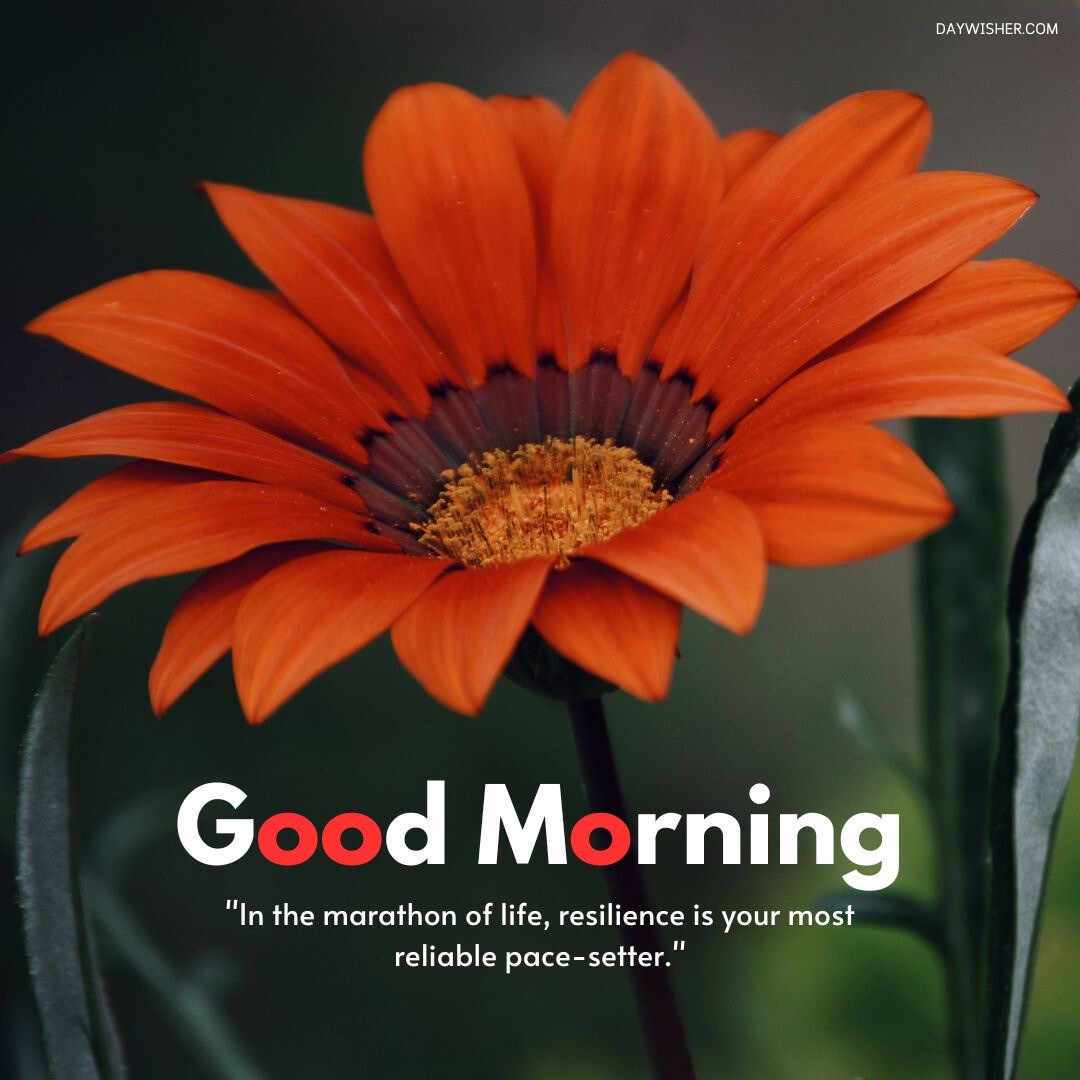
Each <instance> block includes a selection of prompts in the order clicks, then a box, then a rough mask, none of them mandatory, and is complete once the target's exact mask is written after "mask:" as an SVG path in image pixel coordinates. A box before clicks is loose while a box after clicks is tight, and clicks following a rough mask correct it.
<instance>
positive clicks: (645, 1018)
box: [567, 698, 695, 1080]
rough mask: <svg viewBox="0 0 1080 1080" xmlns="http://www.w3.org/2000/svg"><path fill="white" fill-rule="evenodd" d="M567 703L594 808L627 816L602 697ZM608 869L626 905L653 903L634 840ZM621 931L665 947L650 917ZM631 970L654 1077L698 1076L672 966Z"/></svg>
mask: <svg viewBox="0 0 1080 1080" xmlns="http://www.w3.org/2000/svg"><path fill="white" fill-rule="evenodd" d="M567 709H568V711H569V713H570V723H571V727H572V728H573V732H574V743H575V744H576V746H577V751H578V760H579V761H580V763H581V774H582V779H583V781H584V783H585V794H586V797H587V799H588V803H589V810H590V812H592V813H608V814H614V815H615V816H616V817H618V818H621V819H622V820H623V821H628V820H629V815H628V814H627V812H626V802H625V800H624V798H623V793H622V785H621V784H620V783H619V773H618V769H617V768H616V765H615V754H614V751H613V749H612V746H611V736H610V735H609V734H608V728H607V719H606V717H605V716H604V705H603V702H602V701H601V700H600V698H590V699H587V700H584V701H571V702H568V703H567ZM604 870H605V877H606V878H607V884H608V892H609V893H610V895H611V899H612V900H613V901H614V902H615V903H617V904H621V905H622V907H623V908H624V909H625V910H628V911H633V910H636V911H648V910H650V909H651V908H652V903H651V902H650V900H649V892H648V889H647V887H646V885H645V875H644V873H643V872H642V869H641V865H640V864H639V863H638V861H637V851H636V845H634V844H633V843H631V846H630V850H629V851H628V852H627V853H626V855H625V857H624V858H622V859H620V860H619V861H618V862H614V863H612V864H611V865H610V866H606V867H605V868H604ZM619 937H620V940H621V942H622V944H623V945H625V946H627V947H630V948H635V949H637V950H638V951H639V952H653V953H663V952H664V951H665V945H664V942H663V940H662V938H661V936H660V931H659V929H658V928H657V927H656V926H654V925H653V924H651V923H650V924H648V925H646V926H625V925H624V926H621V927H620V928H619ZM629 971H630V981H631V984H632V986H633V990H634V1000H635V1002H636V1004H637V1012H638V1019H639V1021H640V1023H641V1031H642V1036H643V1038H644V1040H645V1047H646V1049H647V1051H648V1054H649V1061H650V1063H651V1065H652V1074H653V1077H654V1078H655V1080H694V1076H695V1073H694V1064H693V1059H692V1057H691V1054H690V1043H689V1040H688V1039H687V1036H686V1027H685V1025H684V1024H683V1019H682V1015H681V1013H680V1012H679V1000H678V996H677V995H676V993H675V983H674V980H673V979H672V977H671V971H670V969H669V968H666V967H641V966H638V965H636V964H635V965H633V966H632V967H630V969H629Z"/></svg>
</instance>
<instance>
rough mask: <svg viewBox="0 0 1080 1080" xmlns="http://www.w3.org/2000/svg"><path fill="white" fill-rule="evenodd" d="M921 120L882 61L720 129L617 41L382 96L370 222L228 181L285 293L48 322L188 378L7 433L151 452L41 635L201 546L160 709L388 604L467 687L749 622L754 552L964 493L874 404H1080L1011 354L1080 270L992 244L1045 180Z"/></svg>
mask: <svg viewBox="0 0 1080 1080" xmlns="http://www.w3.org/2000/svg"><path fill="white" fill-rule="evenodd" d="M929 133H930V121H929V116H928V114H927V110H926V108H925V105H924V103H923V102H922V101H921V100H920V99H919V98H917V97H914V96H912V95H910V94H906V93H899V92H873V93H864V94H856V95H854V96H852V97H849V98H845V99H844V100H843V101H840V102H838V103H837V104H835V105H833V106H832V107H831V108H828V109H826V110H825V111H824V112H822V113H820V114H819V115H817V116H815V117H813V118H812V119H810V120H808V121H807V122H806V123H804V124H803V125H802V126H801V127H799V128H798V129H797V130H795V131H794V132H792V133H791V134H790V135H787V136H785V137H784V138H779V137H778V136H776V135H773V134H771V133H768V132H764V131H743V132H738V133H736V134H734V135H730V136H728V137H726V138H718V137H717V136H716V134H715V132H714V131H713V128H712V127H711V125H710V124H709V121H708V120H707V119H706V118H705V116H704V115H703V114H702V112H701V110H700V109H699V108H698V106H697V105H696V104H695V103H694V101H693V100H692V99H691V98H690V97H689V96H688V95H687V93H686V92H685V91H684V90H683V88H682V87H681V86H680V85H679V83H678V82H677V81H676V80H675V79H674V78H673V77H672V76H671V75H670V74H668V73H667V72H666V71H665V70H663V69H662V68H660V67H658V66H657V65H656V64H654V63H652V62H650V61H649V60H646V59H644V58H642V57H640V56H636V55H626V56H621V57H619V58H618V59H617V60H615V61H614V62H613V63H612V64H610V65H609V66H608V67H607V68H606V69H605V70H604V72H602V73H601V74H600V75H599V76H598V77H597V78H596V79H595V80H594V81H593V83H592V84H591V85H590V86H589V87H588V88H587V89H586V91H585V92H584V94H583V95H582V96H581V99H580V100H579V101H578V103H577V104H576V106H575V107H574V110H573V112H572V114H571V115H570V117H569V119H566V118H565V117H564V116H563V114H562V113H561V112H560V110H559V109H558V107H557V106H555V105H553V104H552V103H551V102H549V101H545V100H542V99H539V98H511V97H496V98H493V99H492V100H490V101H481V100H480V99H478V98H476V97H473V96H472V95H471V94H468V93H466V92H465V91H463V90H459V89H456V88H454V87H451V86H444V85H438V84H428V85H423V86H416V87H411V88H408V89H404V90H401V91H399V92H398V93H396V94H394V95H393V96H392V97H391V98H390V100H389V101H388V102H387V103H386V105H385V106H384V108H383V109H382V111H381V112H380V113H379V115H378V116H377V117H376V119H375V122H374V124H373V125H372V128H371V130H370V132H369V134H368V136H367V142H366V145H365V148H364V176H365V181H366V185H367V192H368V196H369V198H370V201H371V204H372V206H373V208H374V216H369V215H367V214H363V213H359V212H357V211H354V210H346V209H341V208H339V207H336V206H329V205H325V204H322V203H318V202H309V201H307V200H303V199H295V198H284V197H278V196H272V195H263V194H258V193H256V192H253V191H248V190H245V189H243V188H238V187H231V186H227V185H221V184H207V185H206V191H207V193H208V194H209V196H210V198H211V200H212V201H213V204H214V206H215V208H216V209H217V211H218V213H219V214H220V216H221V218H222V220H223V221H224V223H225V225H226V227H227V228H228V229H229V231H230V232H231V233H232V234H233V236H234V237H235V238H236V240H237V241H238V242H239V244H240V245H241V247H243V249H244V250H245V251H246V252H247V254H248V255H249V256H250V257H251V259H252V260H253V262H254V263H255V264H256V266H258V267H259V269H260V270H262V271H263V273H265V275H266V276H267V277H268V278H269V279H270V281H271V282H272V283H273V284H274V286H275V287H276V289H277V290H278V293H277V294H266V293H261V292H257V291H252V290H250V289H244V288H240V287H238V286H236V285H232V284H228V283H226V282H224V281H221V280H218V279H216V278H213V277H207V276H204V275H201V274H194V273H183V272H177V271H157V272H152V273H145V274H136V275H134V276H132V277H128V278H124V279H122V280H120V281H114V282H111V283H109V284H107V285H103V286H101V287H100V288H97V289H94V290H92V291H90V292H88V293H86V294H84V295H82V296H78V297H76V298H75V299H73V300H69V301H67V302H66V303H63V304H60V305H59V306H58V307H55V308H53V309H52V310H51V311H49V312H47V313H46V314H45V315H43V316H41V317H40V318H39V319H37V320H36V321H35V322H33V323H32V324H31V326H30V329H31V330H33V331H35V332H37V333H42V334H48V335H51V336H52V337H54V338H56V339H58V340H60V341H62V342H65V343H66V344H68V345H70V346H72V347H74V348H76V349H79V350H81V351H82V352H84V353H87V354H89V355H90V356H92V357H94V358H95V359H98V360H101V361H103V362H104V363H107V364H110V365H112V366H113V367H116V368H120V369H121V370H123V371H127V372H129V373H131V374H133V375H136V376H138V377H140V378H142V379H146V380H148V381H150V382H153V383H157V384H158V385H160V386H162V387H165V388H167V389H168V390H171V391H175V392H176V393H178V394H181V395H185V396H187V397H190V398H195V399H197V400H198V401H200V402H202V404H189V403H182V402H178V401H167V402H157V403H152V404H143V405H131V406H125V407H122V408H118V409H113V410H111V411H109V412H105V413H101V414H99V415H96V416H92V417H90V418H88V419H86V420H83V421H81V422H79V423H75V424H72V425H70V426H68V427H65V428H61V429H60V430H58V431H54V432H52V433H51V434H48V435H45V436H43V437H41V438H39V439H36V440H34V441H33V442H31V443H29V444H27V445H26V446H23V447H21V448H20V449H18V450H16V451H13V455H30V456H36V457H68V456H79V455H98V454H111V455H119V456H123V457H128V458H134V459H136V460H135V461H133V462H131V463H129V464H125V465H121V466H120V468H118V469H116V470H114V471H113V472H111V473H108V474H107V475H106V476H104V477H102V478H101V479H99V480H97V481H95V482H94V483H92V484H90V485H89V486H87V487H86V488H84V489H83V490H82V491H80V492H79V493H78V494H76V495H75V496H74V497H73V498H71V499H69V500H68V501H67V502H66V503H64V504H63V505H62V506H61V507H60V508H59V509H57V510H56V511H55V512H53V513H52V514H50V515H49V516H48V517H46V518H45V519H44V520H43V521H42V522H40V523H39V524H38V525H37V527H36V528H35V529H33V530H32V532H31V533H30V535H29V536H28V537H27V538H26V541H25V543H24V545H23V548H24V550H25V549H29V548H34V547H38V546H40V545H42V544H46V543H51V542H52V541H55V540H60V539H68V538H72V537H75V538H76V539H75V541H74V543H72V544H71V546H70V547H69V548H68V550H67V551H66V552H65V553H64V554H63V556H62V557H61V558H60V560H59V562H58V563H57V566H56V569H55V572H54V573H53V576H52V580H51V582H50V584H49V589H48V592H47V594H46V596H45V599H44V602H43V604H42V609H41V630H42V632H43V633H48V632H49V631H51V630H53V629H55V628H56V627H58V626H60V625H62V624H63V623H66V622H67V621H68V620H70V619H73V618H75V617H76V616H78V615H81V614H83V613H84V612H86V611H89V610H90V609H91V608H93V607H95V606H96V605H98V604H100V603H101V602H102V601H103V600H105V599H106V597H108V596H109V595H110V594H111V593H113V592H115V591H116V590H118V589H120V588H121V587H123V586H125V585H129V584H131V583H133V582H136V581H139V580H142V579H145V578H152V577H159V576H162V575H166V574H174V573H181V572H185V571H191V570H200V569H204V568H209V569H208V572H207V573H205V574H204V575H203V576H202V577H201V578H199V579H198V580H197V581H196V582H195V584H194V585H193V586H192V587H191V588H190V589H189V590H188V592H187V593H186V594H185V596H184V597H183V599H182V600H181V601H180V603H179V605H178V607H177V609H176V611H175V612H174V614H173V616H172V618H171V619H170V621H169V624H168V627H167V629H166V632H165V636H164V640H163V642H162V645H161V651H160V653H159V654H158V657H157V660H156V662H155V664H154V668H153V671H152V674H151V679H150V689H151V697H152V700H153V704H154V708H155V709H156V710H157V711H158V712H159V713H161V712H163V711H164V710H165V709H167V708H168V707H169V706H170V705H171V704H172V703H173V702H174V701H175V700H176V698H177V697H178V696H179V695H180V694H182V693H183V692H184V691H185V690H186V689H187V688H188V687H189V686H190V685H191V683H192V682H194V680H196V679H197V678H198V677H199V676H200V675H201V674H202V673H203V672H204V671H205V670H206V669H207V668H208V667H209V666H210V665H211V664H213V663H214V662H215V661H216V660H217V659H218V658H219V657H221V656H222V655H224V654H225V653H226V652H228V651H229V650H230V649H231V650H232V653H233V662H234V667H235V673H236V682H237V687H238V690H239V694H240V699H241V701H242V703H243V706H244V709H245V711H246V713H247V715H248V717H249V718H250V719H251V720H252V721H260V720H262V719H264V718H265V717H266V716H267V715H269V714H270V713H271V712H273V711H274V710H275V709H276V708H277V707H278V706H280V705H281V704H282V702H284V701H285V700H286V699H287V698H289V697H290V696H291V695H292V694H294V693H295V692H296V691H297V690H298V689H299V688H300V687H302V686H303V685H304V684H306V683H307V682H308V681H309V680H310V679H312V678H313V677H314V676H315V675H316V674H318V673H319V672H321V671H323V670H325V669H326V668H327V667H329V666H330V665H332V664H334V663H336V662H337V661H339V660H341V659H342V658H343V657H345V656H347V655H349V654H350V653H352V652H354V651H356V650H357V649H359V648H361V647H362V646H364V645H365V644H367V643H368V642H369V641H371V640H372V639H373V638H374V637H376V636H377V635H379V634H381V633H382V632H383V631H385V630H387V629H389V630H390V632H391V636H392V640H393V644H394V647H395V649H396V650H397V654H398V656H399V657H400V658H401V661H402V663H403V664H404V665H405V666H406V667H407V668H408V669H409V671H411V672H412V673H413V675H415V677H416V678H417V679H418V680H419V681H420V682H421V683H422V684H423V685H424V686H425V687H426V688H427V689H428V691H430V693H431V694H432V695H433V696H434V697H436V698H437V699H438V700H440V701H441V702H443V703H445V704H446V705H448V706H450V707H452V708H455V709H458V710H461V711H463V712H467V713H472V712H475V711H477V710H478V709H479V708H480V707H481V706H482V704H483V702H484V700H485V699H486V697H487V695H488V693H489V691H490V689H491V687H492V685H493V683H494V681H495V680H496V678H497V677H498V675H499V673H500V672H501V671H502V670H503V669H504V668H505V667H506V665H507V663H508V662H509V661H510V660H511V658H512V656H513V655H514V654H515V650H516V649H517V648H518V645H519V642H520V641H521V640H522V637H523V634H525V633H526V631H527V630H528V640H529V641H531V642H532V643H533V644H534V645H535V643H536V641H537V640H539V639H543V641H544V642H546V643H547V644H548V645H549V646H551V647H552V648H553V649H554V650H555V652H556V653H557V654H559V655H561V657H563V658H565V659H567V660H569V661H571V662H572V663H573V664H575V665H577V666H578V667H580V668H582V669H584V670H585V671H586V672H588V673H592V674H593V675H596V676H599V677H600V678H601V679H604V680H607V681H609V682H611V683H614V684H617V685H619V686H622V687H624V688H626V689H627V690H629V691H630V692H631V693H634V694H637V695H638V696H639V697H642V698H645V699H648V700H656V699H659V698H661V697H663V696H664V694H665V693H666V691H667V689H668V684H669V681H670V677H671V671H672V666H673V659H674V656H675V649H676V643H677V639H678V635H679V622H680V613H681V608H682V606H683V605H685V606H686V607H689V608H691V609H692V610H694V611H696V612H698V613H699V614H701V615H704V616H705V617H706V618H709V619H711V620H713V621H714V622H717V623H719V624H721V625H722V626H726V627H728V628H730V629H731V630H733V631H735V632H737V633H746V632H747V631H749V630H750V628H751V627H752V626H753V625H754V622H755V619H756V618H757V614H758V610H759V607H760V605H761V600H762V593H763V589H764V584H765V567H766V563H767V562H774V563H785V564H788V565H798V566H812V565H825V564H829V563H837V562H843V561H846V560H851V559H858V558H862V557H865V556H869V555H874V554H877V553H879V552H883V551H886V550H888V549H890V548H894V547H896V546H897V545H900V544H904V543H907V542H909V541H912V540H915V539H917V538H919V537H921V536H923V535H925V534H926V533H928V532H930V531H931V530H933V529H936V528H937V527H939V526H940V525H942V524H943V523H944V522H945V521H946V520H947V518H948V517H949V513H950V505H949V501H948V499H947V497H946V495H945V491H944V489H943V487H942V485H941V483H940V482H939V481H938V480H937V478H936V477H934V476H933V475H932V474H931V473H930V472H929V471H928V470H927V469H926V467H925V466H924V465H923V464H922V463H921V462H920V461H919V459H918V458H917V457H916V456H915V455H914V454H913V453H912V452H911V450H909V449H908V448H907V447H906V446H905V445H904V444H903V443H901V442H899V441H898V440H897V439H895V438H893V437H892V436H891V435H889V434H886V433H885V432H884V431H881V430H879V429H878V428H875V427H873V426H872V424H873V423H874V422H875V421H880V420H884V419H887V418H890V417H897V416H913V415H917V416H965V417H971V416H988V415H995V414H1000V413H1009V412H1037V411H1053V410H1059V409H1064V408H1067V403H1066V401H1065V399H1064V397H1063V396H1062V394H1061V393H1060V392H1059V391H1058V390H1057V389H1056V388H1055V387H1054V386H1053V385H1052V384H1051V383H1049V382H1048V381H1047V380H1046V379H1045V378H1043V377H1042V376H1041V375H1039V374H1036V373H1035V372H1033V371H1031V370H1029V369H1027V368H1025V367H1023V366H1021V365H1020V364H1017V363H1015V362H1014V361H1012V360H1010V359H1008V358H1007V357H1006V355H1004V354H1007V353H1010V352H1012V351H1014V350H1015V349H1018V348H1019V347H1020V346H1022V345H1024V344H1026V343H1027V342H1028V341H1030V340H1031V339H1032V338H1034V337H1036V336H1037V335H1038V334H1040V333H1042V332H1043V331H1044V330H1045V329H1046V328H1047V327H1049V326H1050V325H1052V324H1053V323H1054V322H1056V321H1057V320H1058V319H1060V318H1061V317H1062V316H1063V315H1064V314H1065V313H1066V312H1067V311H1068V310H1069V309H1070V308H1071V307H1072V306H1073V304H1074V303H1075V300H1076V290H1075V289H1074V288H1073V287H1072V286H1071V285H1070V284H1069V283H1068V282H1066V281H1064V280H1063V279H1062V278H1060V277H1058V276H1057V275H1055V274H1053V273H1051V272H1049V271H1047V270H1044V269H1042V268H1040V267H1037V266H1033V265H1031V264H1029V263H1025V262H1021V261H1018V260H1014V259H1003V260H997V261H991V262H972V261H970V260H971V259H972V257H973V256H974V255H976V254H977V253H978V252H980V251H982V250H983V249H984V248H986V247H987V246H988V245H990V244H992V243H993V242H994V241H995V240H996V239H997V238H998V237H999V236H1001V235H1002V233H1004V232H1005V231H1006V230H1007V229H1009V228H1010V227H1011V226H1012V225H1013V224H1015V223H1016V221H1017V220H1018V219H1019V218H1020V217H1021V216H1022V215H1023V214H1024V212H1025V211H1026V210H1027V209H1028V208H1029V207H1030V206H1031V205H1032V203H1033V202H1034V201H1035V196H1034V194H1032V192H1030V191H1029V190H1027V189H1026V188H1024V187H1021V186H1019V185H1017V184H1015V183H1013V182H1012V181H1009V180H1004V179H1000V178H998V177H993V176H983V175H977V174H972V173H961V172H933V173H916V171H915V170H916V169H917V167H918V165H919V162H920V159H921V157H922V155H923V151H924V149H925V146H926V143H927V140H928V137H929ZM9 456H11V455H9ZM530 627H531V630H530V629H529V628H530ZM537 635H538V636H539V637H537Z"/></svg>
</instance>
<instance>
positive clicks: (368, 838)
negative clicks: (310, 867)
mask: <svg viewBox="0 0 1080 1080" xmlns="http://www.w3.org/2000/svg"><path fill="white" fill-rule="evenodd" d="M349 829H355V830H356V831H357V832H358V833H360V836H361V837H362V839H361V841H360V846H359V847H354V848H348V847H346V846H345V845H344V844H343V843H342V842H341V834H342V833H344V832H347V831H348V830H349ZM322 846H323V851H325V852H326V854H327V855H329V856H330V858H331V859H333V860H334V862H336V863H341V865H342V866H363V865H364V863H366V862H371V860H372V859H374V858H375V856H376V855H378V854H379V850H380V848H382V829H380V828H379V826H378V825H377V824H376V823H375V822H374V821H372V820H371V818H369V817H368V816H367V814H338V816H337V817H333V818H331V819H330V820H329V821H328V822H327V823H326V826H325V827H324V828H323V833H322Z"/></svg>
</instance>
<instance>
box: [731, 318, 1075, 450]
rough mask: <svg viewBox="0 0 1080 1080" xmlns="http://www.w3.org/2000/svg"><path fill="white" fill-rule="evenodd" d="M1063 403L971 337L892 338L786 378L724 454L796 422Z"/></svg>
mask: <svg viewBox="0 0 1080 1080" xmlns="http://www.w3.org/2000/svg"><path fill="white" fill-rule="evenodd" d="M1068 408H1069V401H1068V398H1066V397H1065V395H1064V394H1063V393H1062V392H1061V391H1060V390H1059V389H1058V388H1057V387H1056V386H1055V385H1054V384H1053V383H1052V382H1050V380H1049V379H1047V378H1046V377H1045V376H1044V375H1040V374H1039V373H1038V372H1037V371H1032V370H1031V368H1029V367H1025V366H1024V365H1023V364H1018V363H1017V362H1016V361H1015V360H1010V359H1009V358H1008V357H1006V356H999V355H998V354H997V353H996V352H993V351H992V350H991V349H987V348H984V347H983V346H982V345H978V344H976V343H975V342H973V341H967V340H965V339H964V338H949V337H901V338H891V339H887V340H884V341H879V342H877V343H876V344H873V345H864V346H862V347H861V348H857V349H852V350H850V351H848V352H842V353H837V354H836V355H835V356H832V357H830V358H829V359H827V360H822V361H821V362H820V363H817V364H814V365H813V366H811V367H809V368H808V369H807V370H806V371H803V372H800V373H799V374H798V375H796V376H794V378H792V379H789V380H788V381H787V382H786V383H784V385H783V386H781V387H780V388H779V389H777V390H776V391H775V392H774V393H773V394H772V395H771V396H770V397H769V398H768V399H767V400H766V401H765V403H764V404H763V405H760V406H758V408H756V409H755V410H754V411H753V412H752V413H750V415H749V416H747V417H746V418H745V419H744V420H743V421H742V423H740V424H739V425H738V427H737V428H736V429H735V435H734V437H733V438H732V439H731V441H730V442H729V443H728V446H727V447H726V448H725V457H726V458H728V459H729V460H730V459H731V458H732V457H734V456H735V455H736V454H737V453H738V449H739V447H741V446H742V445H743V444H744V443H745V442H747V441H756V440H758V439H762V438H765V437H767V433H768V434H769V435H772V437H774V438H778V439H779V438H784V437H785V436H784V435H783V434H775V433H776V432H777V431H778V430H779V429H782V430H783V431H784V432H786V431H788V430H790V428H791V427H792V426H794V425H796V424H797V425H800V426H804V425H808V424H819V423H822V422H823V421H827V420H828V421H841V422H847V423H864V422H868V421H874V420H888V419H890V418H892V417H897V416H965V417H973V416H1001V415H1004V414H1007V413H1025V412H1060V411H1062V410H1067V409H1068Z"/></svg>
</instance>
